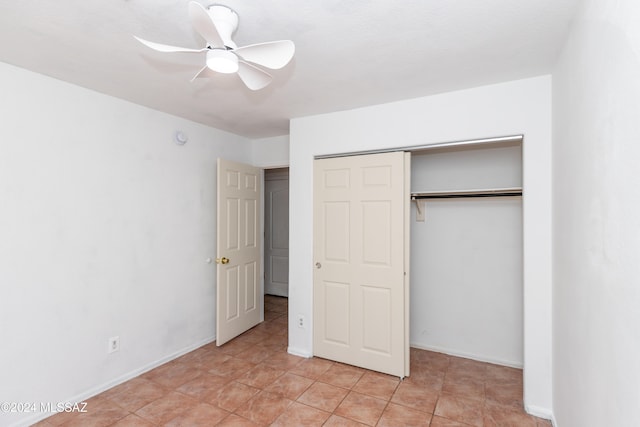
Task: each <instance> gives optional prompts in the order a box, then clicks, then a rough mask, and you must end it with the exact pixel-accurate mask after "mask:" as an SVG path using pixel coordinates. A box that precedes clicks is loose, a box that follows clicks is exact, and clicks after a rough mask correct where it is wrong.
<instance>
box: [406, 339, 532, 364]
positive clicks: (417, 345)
mask: <svg viewBox="0 0 640 427" xmlns="http://www.w3.org/2000/svg"><path fill="white" fill-rule="evenodd" d="M409 345H410V346H411V347H414V348H418V349H420V350H428V351H435V352H436V353H444V354H448V355H449V356H456V357H463V358H465V359H473V360H478V361H480V362H487V363H493V364H495V365H502V366H509V367H511V368H518V369H522V367H523V366H524V365H523V363H522V362H516V361H513V360H503V359H497V358H492V357H486V356H479V355H477V354H471V353H465V352H461V351H457V350H452V349H450V348H444V347H436V346H431V345H425V344H420V343H410V344H409Z"/></svg>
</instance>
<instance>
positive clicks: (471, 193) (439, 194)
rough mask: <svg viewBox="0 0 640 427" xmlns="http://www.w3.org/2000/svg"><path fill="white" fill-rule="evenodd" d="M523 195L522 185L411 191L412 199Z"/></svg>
mask: <svg viewBox="0 0 640 427" xmlns="http://www.w3.org/2000/svg"><path fill="white" fill-rule="evenodd" d="M510 196H522V187H507V188H481V189H474V190H447V191H415V192H411V199H412V200H418V199H455V198H464V197H510Z"/></svg>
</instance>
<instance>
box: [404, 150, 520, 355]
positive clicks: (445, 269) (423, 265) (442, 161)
mask: <svg viewBox="0 0 640 427" xmlns="http://www.w3.org/2000/svg"><path fill="white" fill-rule="evenodd" d="M411 163H412V166H411V169H412V172H411V191H412V192H426V191H444V190H447V191H448V190H470V189H480V188H486V189H492V188H505V187H521V186H522V145H521V143H520V142H517V143H516V142H508V143H501V144H492V145H484V146H481V145H478V146H467V147H461V148H456V147H450V148H442V149H433V150H427V151H422V152H413V153H412V161H411ZM423 203H424V205H423V206H424V208H423V210H424V213H425V215H426V219H425V221H424V222H417V221H416V213H417V211H416V204H415V202H412V204H411V210H412V212H411V290H410V292H411V298H410V299H411V307H410V309H411V324H410V330H411V332H410V342H411V346H412V347H417V348H423V349H429V350H434V351H439V352H444V353H448V354H454V355H459V356H464V357H469V358H472V359H477V360H483V361H488V362H493V363H498V364H503V365H508V366H516V367H521V366H522V365H523V270H522V269H523V267H522V256H523V255H522V198H521V197H519V196H511V197H478V198H451V199H436V200H434V199H425V200H423Z"/></svg>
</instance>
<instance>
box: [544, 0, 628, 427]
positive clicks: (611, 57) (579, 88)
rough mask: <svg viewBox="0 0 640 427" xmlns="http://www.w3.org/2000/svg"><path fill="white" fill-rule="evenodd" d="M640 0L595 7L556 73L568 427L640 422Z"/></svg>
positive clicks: (561, 342)
mask: <svg viewBox="0 0 640 427" xmlns="http://www.w3.org/2000/svg"><path fill="white" fill-rule="evenodd" d="M638 22H640V3H639V2H638V1H637V0H616V1H613V0H598V1H585V2H584V4H583V5H582V7H581V11H580V12H579V14H578V16H577V18H576V20H575V22H574V25H573V28H572V30H571V33H570V36H569V39H568V42H567V44H566V46H565V48H564V51H563V52H562V54H561V57H560V60H559V63H558V65H557V69H556V70H555V72H554V74H553V109H554V113H553V121H554V129H553V145H554V148H553V182H554V192H553V196H554V198H553V235H554V239H553V253H554V270H553V275H554V292H553V301H554V304H553V316H554V321H553V332H554V339H553V348H554V351H553V371H554V381H553V400H554V402H553V406H554V415H555V419H556V426H558V427H572V426H579V427H590V426H603V425H607V426H621V427H622V426H638V425H640V412H639V411H638V408H640V279H639V278H640V263H639V262H638V260H639V258H640V257H639V255H640V197H638V195H639V194H640V190H639V188H640V173H639V172H638V160H639V159H640V145H639V141H640V120H639V118H640V26H638Z"/></svg>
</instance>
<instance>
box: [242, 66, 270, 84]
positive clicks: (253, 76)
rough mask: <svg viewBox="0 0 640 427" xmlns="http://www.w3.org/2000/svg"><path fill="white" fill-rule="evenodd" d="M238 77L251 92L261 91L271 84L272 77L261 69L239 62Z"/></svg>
mask: <svg viewBox="0 0 640 427" xmlns="http://www.w3.org/2000/svg"><path fill="white" fill-rule="evenodd" d="M238 76H239V77H240V79H241V80H242V81H243V82H244V84H245V85H247V87H248V88H249V89H251V90H260V89H262V88H263V87H265V86H267V85H268V84H269V83H271V79H272V77H271V75H270V74H269V73H266V72H264V71H262V70H261V69H260V68H258V67H255V66H253V65H251V64H248V63H246V62H244V61H238Z"/></svg>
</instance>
